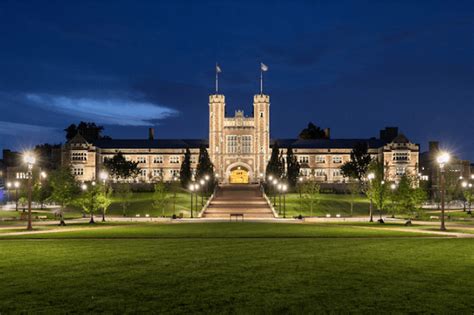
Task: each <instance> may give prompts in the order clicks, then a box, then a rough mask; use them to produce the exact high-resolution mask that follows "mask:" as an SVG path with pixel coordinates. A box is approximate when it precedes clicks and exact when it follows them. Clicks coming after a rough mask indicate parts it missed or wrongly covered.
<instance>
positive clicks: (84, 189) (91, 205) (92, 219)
mask: <svg viewBox="0 0 474 315" xmlns="http://www.w3.org/2000/svg"><path fill="white" fill-rule="evenodd" d="M92 183H94V182H92ZM81 189H82V191H83V192H84V193H85V192H86V191H87V189H88V187H87V185H86V184H82V185H81ZM91 197H93V196H91ZM87 201H90V204H89V205H88V206H89V211H90V220H89V224H94V223H95V221H94V211H93V210H92V207H94V205H93V204H92V202H93V201H94V200H92V201H91V200H87Z"/></svg>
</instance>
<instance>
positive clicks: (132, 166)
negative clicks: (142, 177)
mask: <svg viewBox="0 0 474 315" xmlns="http://www.w3.org/2000/svg"><path fill="white" fill-rule="evenodd" d="M104 166H105V168H106V169H107V170H108V172H109V174H110V175H111V176H112V177H114V178H116V179H124V180H126V179H129V178H136V177H137V176H138V174H139V173H140V168H139V167H138V162H134V161H128V160H127V159H126V158H125V157H124V156H123V153H122V152H120V151H119V152H118V153H117V154H115V155H114V156H113V157H112V158H106V159H105V160H104Z"/></svg>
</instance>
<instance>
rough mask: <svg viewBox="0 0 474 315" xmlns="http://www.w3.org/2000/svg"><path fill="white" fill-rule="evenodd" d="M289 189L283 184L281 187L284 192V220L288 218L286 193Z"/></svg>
mask: <svg viewBox="0 0 474 315" xmlns="http://www.w3.org/2000/svg"><path fill="white" fill-rule="evenodd" d="M287 189H288V186H287V185H286V184H283V185H282V186H281V190H282V191H283V218H286V191H287Z"/></svg>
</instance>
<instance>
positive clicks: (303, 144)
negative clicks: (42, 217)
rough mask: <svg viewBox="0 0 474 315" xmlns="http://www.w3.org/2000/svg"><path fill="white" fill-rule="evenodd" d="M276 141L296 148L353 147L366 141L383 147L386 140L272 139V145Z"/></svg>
mask: <svg viewBox="0 0 474 315" xmlns="http://www.w3.org/2000/svg"><path fill="white" fill-rule="evenodd" d="M275 142H278V145H279V146H280V147H281V148H289V147H292V148H294V149H352V148H353V147H354V146H355V145H356V144H357V143H359V142H365V143H367V144H368V146H369V148H370V149H377V148H380V147H383V146H384V145H385V144H386V141H384V140H381V139H375V138H371V139H272V140H271V141H270V143H271V146H273V144H274V143H275Z"/></svg>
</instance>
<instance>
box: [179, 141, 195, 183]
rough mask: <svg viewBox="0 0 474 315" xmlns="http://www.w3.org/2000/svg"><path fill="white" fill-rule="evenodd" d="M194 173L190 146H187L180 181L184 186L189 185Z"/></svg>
mask: <svg viewBox="0 0 474 315" xmlns="http://www.w3.org/2000/svg"><path fill="white" fill-rule="evenodd" d="M192 176H193V173H192V170H191V151H189V148H186V152H185V153H184V159H183V162H182V163H181V169H180V171H179V181H180V182H181V186H182V187H188V185H189V183H190V182H191V179H192Z"/></svg>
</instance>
